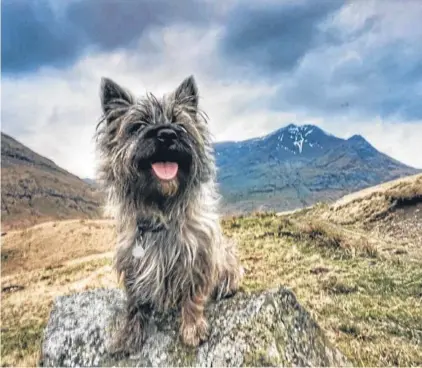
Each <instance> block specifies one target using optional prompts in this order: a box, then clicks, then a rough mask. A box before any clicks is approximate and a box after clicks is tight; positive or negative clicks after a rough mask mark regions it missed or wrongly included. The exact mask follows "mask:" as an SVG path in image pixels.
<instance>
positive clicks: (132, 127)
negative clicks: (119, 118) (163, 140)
mask: <svg viewBox="0 0 422 368" xmlns="http://www.w3.org/2000/svg"><path fill="white" fill-rule="evenodd" d="M146 126H147V124H146V123H142V122H136V123H133V124H130V125H129V126H128V128H127V132H128V134H135V133H136V132H138V131H140V130H141V129H143V128H145V127H146Z"/></svg>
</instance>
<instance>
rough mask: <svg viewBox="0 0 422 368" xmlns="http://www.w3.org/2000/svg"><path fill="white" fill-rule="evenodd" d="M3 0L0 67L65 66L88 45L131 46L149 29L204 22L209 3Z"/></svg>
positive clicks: (102, 47) (18, 69)
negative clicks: (182, 23)
mask: <svg viewBox="0 0 422 368" xmlns="http://www.w3.org/2000/svg"><path fill="white" fill-rule="evenodd" d="M52 3H53V2H52V1H45V0H44V1H42V0H40V1H21V0H6V1H2V4H1V8H2V26H1V28H2V72H5V73H8V74H10V73H21V72H33V71H36V70H37V69H39V68H40V67H42V66H45V65H47V66H58V67H60V66H66V65H70V64H72V63H74V62H75V61H76V60H77V59H78V58H79V57H80V56H81V55H82V54H83V53H84V52H85V51H87V50H88V49H96V50H113V49H116V48H119V47H122V48H123V47H130V46H131V44H133V43H134V42H135V41H136V40H137V39H139V37H140V36H141V35H142V34H143V33H144V32H145V31H147V30H148V29H150V28H152V27H154V26H156V27H164V26H169V25H172V24H176V23H178V22H184V23H187V24H190V25H192V24H207V23H208V21H209V20H210V19H211V18H212V17H213V8H211V7H210V6H209V5H208V4H209V3H204V2H201V1H194V0H181V1H180V0H178V1H173V0H154V1H148V0H138V1H128V0H123V1H120V0H101V1H99V0H97V1H95V0H90V1H88V0H73V1H71V2H68V3H66V2H57V3H55V7H54V8H53V7H52V6H51V4H52Z"/></svg>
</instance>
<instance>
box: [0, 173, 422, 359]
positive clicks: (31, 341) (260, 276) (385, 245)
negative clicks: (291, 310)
mask: <svg viewBox="0 0 422 368" xmlns="http://www.w3.org/2000/svg"><path fill="white" fill-rule="evenodd" d="M421 206H422V175H417V176H413V177H408V178H405V179H401V180H396V181H394V182H391V183H386V184H383V185H381V186H378V187H375V188H371V189H370V190H365V191H362V192H359V193H354V194H353V195H350V196H347V197H344V198H343V199H341V200H339V201H337V202H335V203H334V204H332V205H322V204H321V205H316V206H314V207H313V208H310V209H305V210H300V211H298V212H295V213H293V214H289V215H277V214H274V213H256V214H254V215H251V216H239V217H227V218H225V219H224V220H223V221H222V225H223V229H224V232H225V234H226V236H228V237H230V238H231V239H232V240H234V241H235V242H236V243H237V245H238V250H239V252H238V253H239V257H240V261H241V264H242V266H243V267H244V268H245V271H246V274H245V279H244V281H243V283H242V288H243V289H245V290H246V291H254V290H262V289H268V288H272V287H278V286H279V285H283V286H286V287H288V288H290V289H291V290H292V291H293V292H294V293H295V294H296V296H297V297H298V299H299V301H300V303H301V304H302V305H304V306H305V307H306V308H307V309H308V310H309V311H310V312H311V314H312V316H313V317H314V318H315V319H316V320H317V322H318V323H319V324H320V326H321V327H322V328H323V329H324V330H325V332H326V334H327V336H328V338H329V339H330V340H331V342H332V343H333V344H334V345H335V346H336V347H338V348H340V350H342V351H343V353H345V354H346V355H347V356H348V358H350V359H351V361H352V363H353V365H354V366H364V367H365V366H366V367H367V366H421V365H422V350H421V349H420V346H421V344H422V333H421V328H420V326H422V313H421V310H422V298H421V290H422V247H421V241H422V240H421V239H422V208H421ZM115 237H116V233H115V229H114V225H113V223H112V222H111V221H109V220H80V221H77V220H76V221H73V220H71V221H60V222H50V223H44V224H40V225H36V226H33V227H31V228H28V229H25V230H17V231H10V232H9V233H8V234H6V235H5V236H4V237H3V239H2V240H3V242H2V260H1V266H2V267H1V270H2V280H1V282H2V299H1V303H2V308H1V309H2V322H4V323H3V325H2V329H1V338H2V342H4V343H3V344H2V346H1V357H2V362H3V365H4V366H35V365H36V364H37V359H38V357H39V344H40V341H41V339H42V332H43V328H44V327H45V323H46V320H47V318H48V315H49V312H50V310H51V305H52V301H53V299H54V298H55V297H57V296H59V295H63V294H69V293H75V292H80V291H83V290H86V289H93V288H98V287H106V288H107V287H116V286H117V277H116V275H115V273H114V272H113V269H112V259H111V258H112V254H113V253H112V252H111V251H112V250H113V248H114V244H115ZM95 253H98V254H95Z"/></svg>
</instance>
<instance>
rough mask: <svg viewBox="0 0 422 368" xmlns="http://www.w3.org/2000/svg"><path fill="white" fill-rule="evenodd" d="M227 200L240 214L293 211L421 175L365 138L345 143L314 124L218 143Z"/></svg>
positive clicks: (229, 205) (224, 194) (220, 170)
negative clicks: (263, 209)
mask: <svg viewBox="0 0 422 368" xmlns="http://www.w3.org/2000/svg"><path fill="white" fill-rule="evenodd" d="M215 153H216V159H217V166H218V180H219V184H220V190H221V192H222V194H223V200H224V203H225V204H226V206H227V207H229V208H231V209H235V210H252V209H254V208H256V207H259V206H264V207H267V208H272V209H275V210H284V209H293V208H297V207H302V206H308V205H311V204H313V203H315V202H317V201H321V200H334V199H337V198H339V197H340V196H342V195H344V194H346V193H349V192H351V191H355V190H359V189H362V188H365V187H368V186H372V185H376V184H379V183H381V182H384V181H388V180H392V179H395V178H397V177H401V176H406V175H411V174H414V173H417V172H419V170H416V169H414V168H411V167H408V166H406V165H404V164H402V163H400V162H398V161H396V160H394V159H392V158H391V157H389V156H387V155H385V154H383V153H381V152H379V151H377V150H376V149H375V148H374V147H373V146H372V145H371V144H369V143H368V142H367V141H366V140H365V139H364V138H363V137H362V136H359V135H354V136H352V137H351V138H349V139H341V138H338V137H335V136H334V135H331V134H329V133H327V132H325V131H323V130H322V129H321V128H318V127H317V126H314V125H294V124H290V125H288V126H286V127H283V128H281V129H278V130H276V131H274V132H272V133H270V134H267V135H265V136H262V137H258V138H253V139H249V140H245V141H241V142H220V143H217V144H215Z"/></svg>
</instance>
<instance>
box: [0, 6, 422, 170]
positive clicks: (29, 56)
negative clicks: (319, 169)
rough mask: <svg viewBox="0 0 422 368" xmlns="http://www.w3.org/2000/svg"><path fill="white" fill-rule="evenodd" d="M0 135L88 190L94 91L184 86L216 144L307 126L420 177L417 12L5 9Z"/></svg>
mask: <svg viewBox="0 0 422 368" xmlns="http://www.w3.org/2000/svg"><path fill="white" fill-rule="evenodd" d="M1 11H2V22H1V41H2V42H1V58H2V60H1V68H2V86H1V87H2V88H1V104H2V106H1V130H2V131H3V132H5V133H7V134H10V135H12V136H13V137H14V138H16V139H17V140H19V141H20V142H22V143H23V144H25V145H27V146H28V147H30V148H31V149H33V150H34V151H36V152H37V153H40V154H42V155H44V156H46V157H48V158H50V159H52V160H53V161H55V162H56V164H58V165H59V166H61V167H63V168H65V169H67V170H68V171H70V172H72V173H74V174H76V175H78V176H80V177H91V178H92V177H94V175H95V166H96V155H95V145H94V140H93V135H94V131H95V126H96V124H97V122H98V121H99V119H100V116H101V107H100V98H99V90H100V80H101V77H108V78H111V79H113V80H114V81H115V82H117V83H118V84H120V85H121V86H123V87H126V88H128V89H129V90H131V91H132V92H133V94H134V95H135V96H139V97H140V96H142V95H144V94H145V93H146V92H147V91H149V92H152V93H154V94H155V95H157V96H162V95H163V94H164V93H169V92H171V91H173V90H174V89H175V88H176V87H177V86H178V85H179V84H180V83H181V81H182V80H183V79H184V78H185V77H187V76H189V75H191V74H193V75H194V76H195V79H196V81H197V84H198V88H199V94H200V106H201V108H202V109H203V110H205V112H206V113H207V115H208V116H209V118H210V122H209V124H210V129H211V132H212V134H213V135H214V137H215V139H216V140H217V141H222V140H243V139H247V138H253V137H256V136H261V135H264V134H267V133H269V132H271V131H273V130H276V129H278V128H280V127H282V126H285V125H287V124H289V123H295V124H299V125H301V124H315V125H318V126H319V127H321V128H322V129H324V130H326V131H327V132H329V133H331V134H334V135H336V136H339V137H341V138H349V137H350V136H352V135H354V134H361V135H362V136H364V137H365V138H366V139H367V140H368V141H369V142H370V143H371V144H372V145H374V147H376V148H377V149H378V150H380V151H382V152H384V153H386V154H388V155H390V156H392V157H394V158H395V159H398V160H400V161H402V162H403V163H406V164H408V165H411V166H414V167H418V168H422V27H421V26H420V19H422V1H418V0H407V1H406V0H402V1H396V0H378V1H372V0H355V1H345V2H342V1H341V0H333V1H328V0H319V1H315V0H254V1H252V0H242V1H235V0H178V1H173V0H154V1H153V0H138V1H131V0H123V1H122V0H101V1H100V0H68V1H57V0H44V1H43V0H37V1H34V0H31V1H29V0H28V1H24V0H2V2H1Z"/></svg>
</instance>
